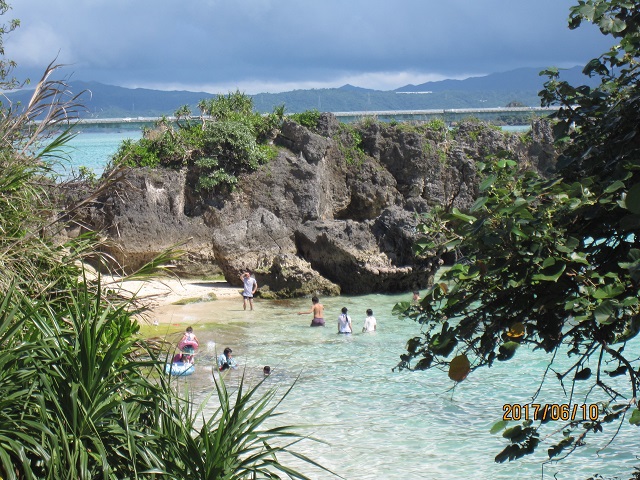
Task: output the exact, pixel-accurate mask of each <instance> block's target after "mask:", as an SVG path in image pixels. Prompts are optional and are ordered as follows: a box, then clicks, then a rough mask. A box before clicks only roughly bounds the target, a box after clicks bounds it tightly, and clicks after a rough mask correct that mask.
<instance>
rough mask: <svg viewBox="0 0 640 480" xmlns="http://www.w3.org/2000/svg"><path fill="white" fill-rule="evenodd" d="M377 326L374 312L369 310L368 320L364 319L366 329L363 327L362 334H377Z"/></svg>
mask: <svg viewBox="0 0 640 480" xmlns="http://www.w3.org/2000/svg"><path fill="white" fill-rule="evenodd" d="M377 324H378V322H376V317H374V316H373V310H371V309H370V308H368V309H367V318H365V319H364V327H362V333H367V332H375V331H376V326H377Z"/></svg>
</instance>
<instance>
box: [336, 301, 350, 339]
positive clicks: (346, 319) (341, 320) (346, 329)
mask: <svg viewBox="0 0 640 480" xmlns="http://www.w3.org/2000/svg"><path fill="white" fill-rule="evenodd" d="M351 332H353V329H352V328H351V317H350V316H349V315H347V307H342V313H341V314H340V316H339V317H338V333H351Z"/></svg>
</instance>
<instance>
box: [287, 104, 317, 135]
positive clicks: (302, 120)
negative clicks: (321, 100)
mask: <svg viewBox="0 0 640 480" xmlns="http://www.w3.org/2000/svg"><path fill="white" fill-rule="evenodd" d="M289 118H290V119H291V120H293V121H294V122H296V123H298V124H300V125H302V126H303V127H307V128H309V129H311V130H315V129H316V128H318V120H320V112H319V111H318V110H317V109H315V108H314V109H312V110H306V111H304V112H301V113H294V114H292V115H289Z"/></svg>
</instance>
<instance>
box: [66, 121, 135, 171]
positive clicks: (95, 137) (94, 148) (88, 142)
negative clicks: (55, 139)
mask: <svg viewBox="0 0 640 480" xmlns="http://www.w3.org/2000/svg"><path fill="white" fill-rule="evenodd" d="M141 137H142V131H141V130H116V129H114V130H107V131H105V132H92V131H83V130H80V131H79V133H78V135H77V136H76V137H75V138H73V139H72V140H71V141H70V142H69V143H68V144H67V145H66V146H65V147H64V154H63V157H64V158H63V159H62V161H61V162H60V163H59V164H57V165H55V166H54V170H55V172H56V173H58V174H61V175H63V176H68V175H70V174H71V172H72V170H74V171H77V169H78V167H80V166H84V167H87V168H89V169H90V170H92V171H93V172H94V173H95V174H96V175H97V176H100V175H102V172H103V170H104V168H105V166H106V165H107V163H108V162H109V160H111V157H112V156H113V155H114V154H115V153H116V152H117V151H118V147H119V146H120V144H121V143H122V142H123V141H124V140H126V139H132V140H138V139H139V138H141Z"/></svg>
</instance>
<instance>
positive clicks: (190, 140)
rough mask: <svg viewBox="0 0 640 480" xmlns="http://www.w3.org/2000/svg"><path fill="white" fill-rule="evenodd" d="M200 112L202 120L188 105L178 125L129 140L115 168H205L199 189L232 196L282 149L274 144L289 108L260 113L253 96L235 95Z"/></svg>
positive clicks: (162, 124) (207, 103)
mask: <svg viewBox="0 0 640 480" xmlns="http://www.w3.org/2000/svg"><path fill="white" fill-rule="evenodd" d="M198 108H199V109H200V113H201V116H200V118H199V119H195V120H194V119H193V118H191V117H190V116H189V114H190V111H189V110H188V108H186V107H183V108H181V109H179V110H178V111H177V112H176V117H177V118H178V122H177V123H176V124H175V125H173V124H171V122H169V121H167V119H162V120H160V121H159V122H158V124H157V126H156V128H155V129H147V130H145V131H144V132H143V138H142V139H140V140H138V141H137V142H133V141H131V140H127V141H125V142H123V144H122V145H121V146H120V148H119V150H118V152H117V153H116V155H114V157H113V159H112V165H113V166H118V165H126V166H131V167H158V166H162V167H174V168H175V167H178V168H179V167H182V166H185V165H187V166H188V165H195V166H197V167H199V168H200V169H201V173H200V177H199V179H198V182H197V187H196V188H197V189H198V190H200V191H218V192H229V191H232V190H233V189H234V188H235V186H236V185H237V183H238V178H237V177H238V175H240V174H242V173H245V172H252V171H254V170H256V169H257V168H258V167H259V166H260V165H262V164H264V163H266V162H268V161H269V160H270V159H272V158H274V157H275V155H276V153H277V151H276V150H275V148H274V147H273V146H271V145H270V144H269V142H270V141H271V139H272V138H273V137H274V136H275V133H276V132H277V130H278V129H279V128H280V126H281V124H282V118H283V115H284V107H283V106H282V107H277V108H275V109H274V111H273V113H271V114H268V115H260V114H259V113H257V112H254V111H253V100H252V99H251V97H249V96H247V95H245V94H243V93H240V92H235V93H229V94H228V95H220V96H218V97H215V98H212V99H206V100H202V101H200V103H199V104H198Z"/></svg>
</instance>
